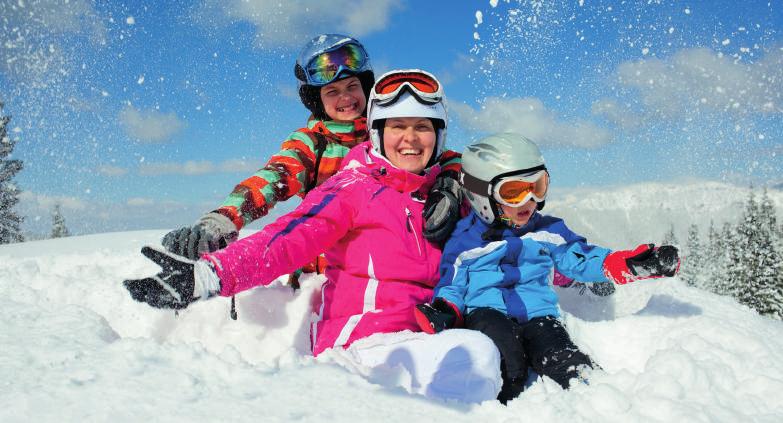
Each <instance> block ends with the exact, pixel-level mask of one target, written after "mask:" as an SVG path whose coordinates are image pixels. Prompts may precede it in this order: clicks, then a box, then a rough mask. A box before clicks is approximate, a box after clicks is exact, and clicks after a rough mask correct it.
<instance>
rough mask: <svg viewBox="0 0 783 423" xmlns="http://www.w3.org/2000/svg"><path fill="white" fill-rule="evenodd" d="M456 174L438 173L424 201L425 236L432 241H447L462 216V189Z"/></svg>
mask: <svg viewBox="0 0 783 423" xmlns="http://www.w3.org/2000/svg"><path fill="white" fill-rule="evenodd" d="M454 176H455V172H444V173H443V174H441V175H438V177H437V178H436V179H435V184H434V185H433V186H432V188H431V189H430V192H429V195H428V196H427V201H425V202H424V213H423V214H424V237H425V238H427V239H428V240H430V241H432V242H437V243H443V242H444V241H446V240H447V239H448V237H449V236H450V235H451V232H452V231H453V230H454V226H456V225H457V222H458V221H459V219H460V217H461V216H460V213H459V211H460V210H459V209H460V206H461V205H462V189H461V188H460V185H459V182H458V181H457V179H456V178H455V177H454Z"/></svg>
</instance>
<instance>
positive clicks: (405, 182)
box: [203, 141, 441, 355]
mask: <svg viewBox="0 0 783 423" xmlns="http://www.w3.org/2000/svg"><path fill="white" fill-rule="evenodd" d="M343 163H344V167H343V169H342V170H340V171H339V172H338V173H337V174H335V175H334V176H333V177H331V178H330V179H328V180H327V181H326V182H324V183H323V184H322V185H320V186H319V187H318V188H316V189H314V190H313V191H311V192H310V193H309V194H308V195H307V196H306V197H305V198H304V200H303V201H302V203H301V204H300V205H299V207H297V208H296V209H295V210H294V211H293V212H291V213H289V214H287V215H285V216H282V217H280V218H278V219H277V220H276V221H275V222H274V223H271V224H269V225H268V226H266V227H265V228H264V229H263V230H261V231H260V232H258V233H255V234H253V235H251V236H249V237H247V238H244V239H242V240H240V241H237V242H234V243H233V244H231V245H229V246H228V247H227V248H226V249H223V250H220V251H217V252H215V253H211V254H205V255H204V256H203V258H204V259H206V260H209V261H211V262H212V264H213V265H214V266H215V269H216V271H217V274H218V276H219V277H220V281H221V287H222V289H221V292H220V295H222V296H231V295H233V294H236V293H237V292H241V291H244V290H246V289H250V288H253V287H256V286H258V285H267V284H269V283H270V282H271V281H273V280H274V279H276V278H277V277H279V276H281V275H284V274H286V273H290V272H293V271H294V270H296V269H297V268H299V267H300V266H302V265H303V264H304V263H306V262H307V261H308V260H309V259H310V258H312V257H315V256H316V255H318V254H319V253H320V252H322V251H325V252H326V253H325V256H326V259H327V260H328V262H329V266H328V267H327V268H326V271H325V275H326V282H325V284H324V285H323V287H322V291H321V302H320V304H318V305H317V307H318V309H317V314H318V317H317V318H316V319H315V321H314V322H313V324H312V327H311V340H312V348H313V354H314V355H318V354H320V353H321V352H322V351H324V350H325V349H327V348H332V347H347V346H348V345H350V344H351V343H352V342H353V341H355V340H357V339H361V338H364V337H367V336H369V335H372V334H374V333H382V332H383V333H388V332H398V331H402V330H405V329H408V330H411V331H420V329H419V326H418V324H417V323H416V319H415V317H414V314H413V310H414V305H416V304H418V303H424V302H427V301H430V300H431V298H432V290H433V288H434V287H435V285H436V284H437V282H438V279H439V275H438V265H439V263H440V256H441V251H440V249H439V247H438V246H437V245H435V244H431V243H430V242H429V241H427V240H426V239H425V238H424V237H423V236H422V227H423V222H422V215H421V214H422V209H423V207H424V199H425V198H426V196H427V192H428V191H429V188H430V187H431V185H432V183H433V182H434V178H435V176H436V175H437V173H438V172H439V170H440V169H439V168H438V167H437V166H435V167H433V168H432V169H431V170H430V172H429V173H428V174H427V175H425V176H421V175H415V174H413V173H410V172H407V171H405V170H401V169H397V168H395V167H394V166H392V165H391V164H390V163H389V162H388V161H387V160H386V159H385V158H383V157H381V156H380V155H378V154H377V153H376V152H375V151H374V150H373V149H372V146H371V144H370V143H369V141H368V142H364V143H362V144H360V145H358V146H356V147H355V148H353V149H352V150H351V152H350V153H349V154H348V156H346V158H345V160H344V162H343Z"/></svg>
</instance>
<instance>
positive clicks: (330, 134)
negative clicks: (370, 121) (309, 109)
mask: <svg viewBox="0 0 783 423" xmlns="http://www.w3.org/2000/svg"><path fill="white" fill-rule="evenodd" d="M307 128H308V129H310V130H311V131H314V132H318V133H321V134H323V135H324V136H326V137H327V138H332V139H334V140H336V141H338V142H340V143H343V144H356V143H359V142H363V141H367V139H368V136H369V135H368V132H367V118H365V117H360V118H358V119H354V120H352V121H336V120H320V119H316V118H314V117H313V116H312V115H310V118H309V119H308V120H307Z"/></svg>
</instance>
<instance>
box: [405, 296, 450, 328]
mask: <svg viewBox="0 0 783 423" xmlns="http://www.w3.org/2000/svg"><path fill="white" fill-rule="evenodd" d="M414 314H415V315H416V322H417V323H418V324H419V327H421V330H423V331H424V332H427V333H438V332H441V331H443V330H445V329H449V328H453V327H454V326H455V325H456V324H457V320H458V317H459V316H458V315H457V310H455V309H454V307H452V306H451V304H449V303H448V302H446V300H444V299H442V298H436V299H435V301H433V302H432V304H428V303H424V304H417V305H416V310H414Z"/></svg>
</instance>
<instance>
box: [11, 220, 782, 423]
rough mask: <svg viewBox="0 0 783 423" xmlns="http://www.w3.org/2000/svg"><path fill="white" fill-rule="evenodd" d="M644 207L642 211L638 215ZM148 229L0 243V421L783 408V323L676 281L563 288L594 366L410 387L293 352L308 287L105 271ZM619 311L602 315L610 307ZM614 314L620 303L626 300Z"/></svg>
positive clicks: (706, 413)
mask: <svg viewBox="0 0 783 423" xmlns="http://www.w3.org/2000/svg"><path fill="white" fill-rule="evenodd" d="M651 214H652V213H651ZM161 235H162V231H144V232H130V233H114V234H102V235H93V236H85V237H73V238H65V239H58V240H50V241H37V242H30V243H25V244H17V245H7V246H0V318H1V319H2V330H0V383H1V384H2V388H1V389H0V421H2V422H28V421H38V422H40V421H57V422H61V421H113V422H123V421H133V422H136V421H254V422H258V421H264V422H275V421H294V420H296V421H371V422H375V421H406V422H410V421H414V420H415V421H451V422H462V421H464V422H471V423H475V422H477V421H508V422H513V421H520V422H525V421H535V422H548V421H569V422H579V421H609V422H627V421H667V422H671V421H768V422H778V421H780V420H781V418H783V397H781V395H779V393H780V392H783V323H781V322H779V321H774V320H770V319H767V318H763V317H760V316H758V315H756V314H755V313H754V312H752V311H750V310H749V309H747V308H745V307H742V306H739V305H738V304H736V303H735V302H734V301H732V300H730V299H727V298H722V297H718V296H715V295H713V294H710V293H707V292H704V291H700V290H696V289H693V288H689V287H686V286H684V285H683V284H682V283H681V282H680V281H679V280H678V279H676V278H674V279H669V280H664V281H657V282H652V283H647V284H635V285H629V286H624V287H619V288H618V294H617V297H616V298H615V300H617V301H618V302H617V304H612V303H608V302H602V301H599V300H588V299H582V298H581V297H578V296H577V295H576V294H575V293H573V292H572V293H570V294H571V295H570V297H569V298H568V301H566V303H567V304H566V306H565V308H566V309H567V310H569V311H570V312H568V313H566V314H565V321H566V323H567V325H568V327H569V330H570V332H571V334H572V336H573V338H574V339H575V341H576V342H577V344H579V345H580V346H581V347H582V348H583V349H584V350H585V351H586V352H588V353H589V354H591V356H592V357H593V358H594V359H595V360H596V361H597V362H598V363H599V364H600V365H601V366H602V367H603V370H601V371H595V372H593V373H592V375H591V379H590V384H589V385H579V386H576V387H574V388H573V389H572V390H570V391H563V390H561V389H560V388H559V387H558V386H557V385H556V384H554V383H553V382H551V381H549V380H544V381H539V382H536V383H535V384H533V385H532V387H531V388H530V389H529V390H528V391H526V392H525V393H523V395H522V396H521V397H520V398H518V399H517V400H515V401H513V402H511V403H510V404H509V406H508V407H504V406H501V405H500V404H499V403H497V402H487V403H484V404H480V405H467V404H459V403H446V402H441V401H436V400H430V399H426V398H423V397H417V396H412V395H409V394H407V393H406V392H404V391H403V390H401V389H400V388H395V387H394V385H395V381H394V380H376V381H375V383H370V382H368V381H367V380H365V379H363V378H362V377H361V376H359V375H357V374H354V373H352V372H351V371H349V370H347V369H344V368H343V367H341V366H339V365H338V364H337V361H336V360H333V359H332V358H331V357H329V356H328V354H327V355H326V356H325V357H323V358H319V359H318V360H315V359H313V358H311V357H309V356H308V354H307V352H306V351H307V327H306V321H307V319H308V316H309V307H310V300H311V297H312V295H313V294H314V292H315V291H316V289H317V285H318V281H317V280H315V278H312V279H309V280H307V281H305V283H304V288H303V289H302V290H300V291H297V292H292V291H291V290H290V288H287V287H284V286H282V285H280V284H274V285H273V286H271V287H268V288H259V289H255V290H252V291H250V292H247V293H245V294H244V295H240V296H239V297H238V311H239V320H238V321H231V320H230V319H229V316H228V314H229V301H228V300H226V299H216V300H212V301H209V302H205V303H200V304H195V305H194V306H193V307H191V308H190V309H188V310H186V311H184V312H181V313H180V314H179V315H178V316H175V315H174V313H173V312H164V311H159V310H153V309H150V308H149V307H147V306H146V305H143V304H139V303H135V302H133V301H132V300H131V299H130V298H129V296H128V295H127V293H126V292H125V291H124V289H123V288H122V286H121V283H120V282H121V281H122V280H123V279H124V278H128V277H137V276H143V275H147V274H150V273H152V272H154V271H156V269H155V267H154V265H152V264H151V263H149V262H148V261H147V260H146V259H144V258H143V257H142V256H141V255H140V254H138V249H139V247H140V245H142V244H143V243H148V242H155V241H157V240H158V239H160V236H161ZM619 310H623V311H622V312H618V313H615V311H619ZM629 313H630V314H629Z"/></svg>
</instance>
